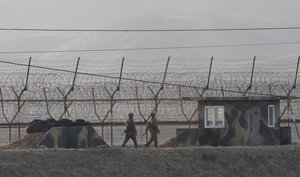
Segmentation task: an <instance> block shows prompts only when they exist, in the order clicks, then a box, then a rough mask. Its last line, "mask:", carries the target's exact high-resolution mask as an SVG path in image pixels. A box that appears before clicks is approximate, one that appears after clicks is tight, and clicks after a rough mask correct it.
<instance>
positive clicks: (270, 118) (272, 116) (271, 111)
mask: <svg viewBox="0 0 300 177" xmlns="http://www.w3.org/2000/svg"><path fill="white" fill-rule="evenodd" d="M268 126H269V127H275V106H274V105H269V106H268Z"/></svg>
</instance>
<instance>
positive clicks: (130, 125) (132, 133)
mask: <svg viewBox="0 0 300 177" xmlns="http://www.w3.org/2000/svg"><path fill="white" fill-rule="evenodd" d="M128 117H129V118H128V119H127V121H126V123H125V127H126V129H125V130H124V133H125V140H124V142H123V144H122V147H125V146H126V143H127V142H128V140H129V139H132V141H133V143H134V146H135V148H137V142H136V135H137V131H136V128H135V123H134V120H133V113H129V114H128Z"/></svg>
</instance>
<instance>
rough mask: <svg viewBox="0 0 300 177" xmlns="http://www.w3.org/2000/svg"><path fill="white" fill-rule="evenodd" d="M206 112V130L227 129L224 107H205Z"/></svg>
mask: <svg viewBox="0 0 300 177" xmlns="http://www.w3.org/2000/svg"><path fill="white" fill-rule="evenodd" d="M204 110H205V111H204V119H205V128H223V127H225V120H224V114H225V113H224V106H205V107H204Z"/></svg>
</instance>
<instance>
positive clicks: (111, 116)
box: [104, 57, 125, 146]
mask: <svg viewBox="0 0 300 177" xmlns="http://www.w3.org/2000/svg"><path fill="white" fill-rule="evenodd" d="M124 60H125V57H123V58H122V63H121V70H120V76H119V83H118V86H117V88H116V89H115V90H114V92H113V93H112V94H111V93H110V92H109V91H108V90H107V89H106V87H104V88H105V89H106V92H107V93H108V94H109V95H110V145H111V146H113V106H114V104H115V102H114V96H115V94H116V93H117V91H119V90H120V85H121V79H122V74H123V66H124Z"/></svg>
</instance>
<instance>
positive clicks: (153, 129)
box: [144, 112, 160, 148]
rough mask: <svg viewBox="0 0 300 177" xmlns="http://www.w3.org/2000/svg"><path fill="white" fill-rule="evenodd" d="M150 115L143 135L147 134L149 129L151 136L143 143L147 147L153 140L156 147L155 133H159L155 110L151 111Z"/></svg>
mask: <svg viewBox="0 0 300 177" xmlns="http://www.w3.org/2000/svg"><path fill="white" fill-rule="evenodd" d="M150 116H151V120H150V121H149V122H148V123H147V126H146V130H145V133H144V135H145V134H147V132H148V130H149V132H150V135H151V137H150V140H149V141H148V142H147V143H146V144H145V147H148V146H149V145H150V144H151V143H152V142H153V141H154V146H155V147H156V148H157V133H160V131H159V128H158V123H157V120H156V118H155V112H152V113H151V115H150Z"/></svg>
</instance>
